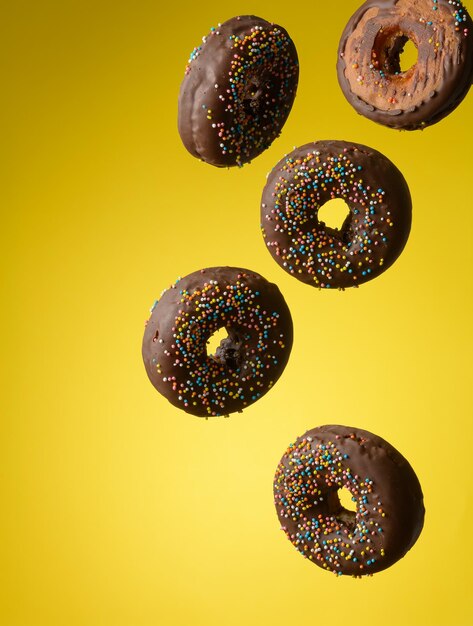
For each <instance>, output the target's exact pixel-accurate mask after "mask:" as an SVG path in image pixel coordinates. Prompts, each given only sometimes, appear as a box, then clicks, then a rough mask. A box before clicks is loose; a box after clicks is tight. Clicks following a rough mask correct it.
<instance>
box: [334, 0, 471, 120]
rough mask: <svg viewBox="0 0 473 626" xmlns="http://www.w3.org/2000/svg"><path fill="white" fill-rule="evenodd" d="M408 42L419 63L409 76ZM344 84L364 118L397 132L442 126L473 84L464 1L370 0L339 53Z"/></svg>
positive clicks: (357, 15) (354, 20)
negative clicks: (404, 57) (403, 61)
mask: <svg viewBox="0 0 473 626" xmlns="http://www.w3.org/2000/svg"><path fill="white" fill-rule="evenodd" d="M407 40H411V41H412V42H413V43H414V44H415V46H416V48H417V54H418V57H417V62H416V63H415V64H414V65H413V66H412V67H410V68H409V69H407V70H406V71H401V66H400V55H401V53H402V50H403V47H404V45H405V43H406V42H407ZM337 71H338V80H339V83H340V86H341V88H342V91H343V93H344V94H345V97H346V98H347V100H348V101H349V102H350V104H351V105H352V106H353V107H354V108H355V109H356V111H357V112H358V113H360V114H361V115H364V116H365V117H367V118H369V119H371V120H373V121H375V122H378V123H380V124H383V125H385V126H389V127H391V128H397V129H404V130H416V129H422V128H425V127H426V126H429V125H431V124H435V123H436V122H438V121H440V120H441V119H442V118H444V117H445V116H446V115H448V114H449V113H451V112H452V111H453V110H454V109H455V108H456V107H457V106H458V105H459V104H460V102H461V101H462V100H463V98H465V96H466V95H467V93H468V90H469V88H470V85H471V83H472V81H473V23H472V20H471V18H470V16H469V15H468V12H467V10H466V9H465V7H464V6H463V4H462V3H461V2H458V1H457V0H367V2H365V3H364V4H363V5H362V6H361V7H360V8H359V9H358V10H357V11H356V12H355V13H354V15H353V16H352V17H351V19H350V20H349V22H348V24H347V26H346V28H345V30H344V32H343V34H342V37H341V39H340V45H339V49H338V63H337Z"/></svg>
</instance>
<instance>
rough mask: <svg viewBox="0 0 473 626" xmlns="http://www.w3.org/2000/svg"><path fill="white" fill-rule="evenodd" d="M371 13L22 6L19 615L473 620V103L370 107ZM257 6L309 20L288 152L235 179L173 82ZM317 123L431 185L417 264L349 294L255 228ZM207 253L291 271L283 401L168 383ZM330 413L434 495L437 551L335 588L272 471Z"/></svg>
mask: <svg viewBox="0 0 473 626" xmlns="http://www.w3.org/2000/svg"><path fill="white" fill-rule="evenodd" d="M357 6H358V0H349V1H348V0H343V2H340V3H334V2H315V1H311V2H309V1H304V2H298V3H291V2H287V1H286V2H269V1H266V0H255V1H254V2H251V3H249V2H246V1H245V0H243V1H241V2H235V1H233V0H230V1H228V2H225V3H222V2H216V0H209V1H208V2H199V3H195V2H190V1H189V0H181V1H180V2H168V3H166V4H164V3H163V4H161V3H160V2H158V1H157V0H153V1H148V0H134V1H133V2H131V1H129V2H125V1H123V0H114V1H111V0H110V1H109V2H107V1H106V0H94V1H92V0H81V1H78V0H77V1H76V0H66V1H61V2H60V1H59V0H55V1H52V0H50V1H47V0H45V1H34V2H33V1H32V0H30V1H29V2H28V1H22V0H17V1H15V2H10V3H6V2H5V3H4V6H3V16H2V19H1V21H2V24H1V30H2V33H1V37H0V42H1V43H0V45H1V48H2V52H1V55H0V63H1V64H2V69H1V72H0V76H1V77H2V79H1V82H2V85H1V87H2V96H1V101H0V107H1V109H2V112H1V120H2V122H1V123H2V126H3V129H2V133H1V140H0V141H1V153H2V161H3V163H2V166H1V177H2V179H3V182H2V183H1V186H0V196H1V215H2V217H1V225H0V230H1V232H0V237H1V258H2V264H1V266H2V269H1V272H2V293H3V304H2V307H1V329H2V335H3V337H2V340H1V342H2V348H3V351H4V355H5V356H4V358H3V359H2V363H1V367H2V374H1V381H2V393H1V404H2V410H1V440H0V468H1V473H0V481H1V493H0V499H1V500H0V501H1V515H0V537H1V539H0V546H1V547H0V595H1V602H0V623H1V625H2V626H43V625H44V626H56V625H64V626H76V625H77V626H79V625H80V626H151V625H163V626H194V625H195V626H200V625H205V626H217V625H218V626H240V625H251V626H253V625H259V624H263V625H265V624H268V625H271V626H279V625H281V626H283V625H284V626H286V625H288V624H297V623H308V624H333V625H334V626H337V625H342V624H346V623H349V624H351V625H352V626H361V625H363V626H364V625H365V624H367V623H376V624H383V625H386V626H390V625H396V626H397V625H400V624H402V625H404V626H469V625H471V624H473V608H472V604H471V585H472V582H473V581H472V576H471V559H472V556H471V552H472V549H471V520H472V517H473V506H472V502H473V499H472V482H471V478H472V476H471V474H472V472H471V438H472V435H473V426H472V414H471V408H472V403H471V389H472V382H473V381H472V377H471V350H472V331H471V326H472V325H471V302H472V279H471V270H472V259H471V240H472V234H473V233H472V226H471V224H472V215H471V209H472V200H471V198H472V178H473V175H472V166H473V159H472V157H471V141H472V138H473V137H472V132H471V128H472V119H473V94H470V95H469V96H468V97H467V99H466V100H465V101H464V102H463V104H462V105H461V106H460V107H459V108H458V109H457V110H456V111H455V112H454V113H453V114H452V115H450V116H449V117H448V118H447V119H445V120H444V121H442V122H441V123H440V124H438V125H437V126H435V127H432V128H429V129H427V130H426V131H424V132H413V133H400V132H397V131H393V130H389V129H386V128H383V127H381V126H378V125H376V124H374V123H372V122H370V121H368V120H366V119H364V118H362V117H360V116H358V115H357V114H356V113H355V112H354V110H353V109H352V108H351V107H350V106H349V105H348V103H347V102H346V101H345V99H344V97H343V96H342V94H341V92H340V90H339V87H338V83H337V79H336V72H335V62H336V50H337V45H338V40H339V37H340V34H341V31H342V29H343V27H344V25H345V23H346V21H347V20H348V18H349V16H350V15H351V14H352V13H353V11H354V10H355V9H356V8H357ZM472 8H473V7H471V3H470V9H472ZM244 13H254V14H256V15H260V16H261V17H264V18H266V19H268V20H272V21H275V22H278V23H280V24H281V25H283V26H284V27H285V28H286V29H287V30H288V31H289V33H290V34H291V36H292V38H293V39H294V41H295V43H296V46H297V48H298V52H299V57H300V64H301V77H300V85H299V91H298V95H297V99H296V102H295V105H294V108H293V110H292V113H291V115H290V117H289V120H288V122H287V124H286V126H285V128H284V130H283V133H282V136H281V137H280V138H279V139H278V140H276V141H275V142H274V144H273V146H272V147H271V148H270V149H269V150H268V151H267V152H266V153H265V154H264V155H262V156H260V157H259V158H258V159H256V160H255V161H254V162H253V163H252V164H251V165H249V166H245V167H244V168H243V169H242V170H236V169H234V170H219V169H216V168H213V167H211V166H208V165H205V164H203V163H201V162H199V161H197V160H196V159H194V158H192V157H191V156H190V155H188V153H187V152H186V151H185V149H184V148H183V146H182V144H181V142H180V139H179V136H178V134H177V130H176V115H177V93H178V89H179V84H180V81H181V78H182V76H183V71H184V67H185V64H186V61H187V58H188V55H189V53H190V52H191V50H192V48H193V47H194V46H195V45H198V43H199V41H200V38H201V36H202V35H204V34H206V33H207V32H208V30H209V28H210V27H211V26H214V25H216V24H217V23H218V22H219V21H224V20H225V19H228V18H230V17H232V16H234V15H237V14H244ZM472 36H473V35H472ZM317 139H345V140H350V141H357V142H361V143H365V144H367V145H371V146H373V147H375V148H377V149H379V150H381V151H382V152H384V153H385V154H386V155H387V156H388V157H389V158H391V159H392V160H393V161H394V162H395V163H396V164H397V165H398V166H399V168H400V169H401V170H402V172H403V173H404V175H405V177H406V179H407V180H408V182H409V185H410V188H411V192H412V197H413V204H414V209H413V210H414V213H413V215H414V217H413V227H412V233H411V237H410V240H409V242H408V245H407V247H406V249H405V251H404V253H403V254H402V256H401V257H400V259H399V260H398V262H397V263H396V264H395V265H394V266H393V267H392V268H391V269H389V270H388V271H387V272H386V273H385V274H384V275H382V276H381V277H379V278H377V279H375V280H374V281H372V282H371V283H368V284H366V285H363V286H362V287H361V288H360V289H357V290H356V289H353V290H349V291H346V292H344V293H339V292H319V291H317V290H315V289H311V288H309V287H307V286H305V285H303V284H302V283H300V282H298V281H296V280H295V279H293V278H291V277H290V276H289V275H287V274H285V273H284V272H283V271H282V270H281V269H280V268H279V267H278V266H277V265H276V264H275V262H274V261H273V260H272V258H271V257H270V255H269V254H268V253H267V251H266V250H265V245H264V243H263V239H262V237H261V234H260V231H259V200H260V194H261V190H262V187H263V185H264V183H265V175H266V173H267V172H268V171H269V169H270V168H271V167H272V165H274V164H275V163H276V161H278V160H279V159H280V158H281V157H282V155H283V154H284V153H286V152H288V151H290V150H291V149H292V148H293V146H295V145H301V144H303V143H306V142H309V141H314V140H317ZM212 265H238V266H243V267H248V268H250V269H253V270H256V271H258V272H260V273H262V274H263V275H264V276H265V277H267V278H268V279H270V280H272V281H275V282H277V283H278V285H279V286H280V288H281V290H282V292H283V294H284V295H285V297H286V299H287V302H288V304H289V306H290V308H291V310H292V313H293V318H294V324H295V342H294V348H293V353H292V357H291V359H290V361H289V364H288V367H287V369H286V371H285V373H284V375H283V377H282V378H281V379H280V381H279V382H278V384H277V385H276V386H275V388H274V389H273V390H272V391H271V392H270V393H269V394H268V395H267V396H266V397H264V398H263V399H262V400H261V401H259V402H258V403H256V404H255V405H254V406H252V407H251V408H249V409H248V410H246V411H245V412H244V413H243V414H242V415H238V414H237V415H233V416H231V417H230V418H229V419H223V418H220V419H214V420H209V421H205V420H200V419H198V418H195V417H192V416H189V415H187V414H185V413H183V412H182V411H179V410H177V409H175V408H173V407H172V406H171V405H169V404H168V403H167V402H166V401H165V400H164V399H163V398H162V397H161V396H160V395H159V394H158V393H157V392H156V391H155V390H154V389H153V387H152V386H151V385H150V383H149V381H148V379H147V377H146V374H145V371H144V368H143V365H142V362H141V355H140V349H141V339H142V332H143V325H144V322H145V320H146V318H147V316H148V310H149V307H150V305H151V304H152V303H153V301H154V299H155V298H156V297H157V296H158V295H159V294H160V292H161V291H162V289H164V288H165V287H167V286H168V285H169V284H170V283H172V282H173V281H174V280H175V279H176V278H177V277H178V276H183V275H185V274H187V273H189V272H191V271H194V270H196V269H200V268H202V267H206V266H212ZM324 423H342V424H349V425H355V426H359V427H362V428H366V429H368V430H372V431H374V432H376V433H378V434H379V435H381V436H383V437H385V438H386V439H388V440H389V441H390V442H391V443H392V444H394V445H395V446H396V447H397V448H398V449H399V450H400V451H401V452H402V453H403V454H404V455H405V456H406V457H407V458H408V459H409V460H410V462H411V463H412V465H413V467H414V469H415V470H416V472H417V473H418V476H419V478H420V481H421V483H422V486H423V489H424V494H425V502H426V509H427V514H426V522H425V529H424V531H423V533H422V535H421V537H420V539H419V541H418V543H417V544H416V545H415V547H414V548H413V549H412V550H411V552H410V553H409V554H408V555H407V556H406V557H405V558H404V559H403V560H402V561H400V562H399V563H397V564H396V565H395V566H393V567H392V568H390V569H389V570H387V571H385V572H383V573H380V574H377V575H375V576H374V577H373V578H367V579H362V580H356V579H351V578H343V579H337V578H336V577H334V576H332V575H330V574H329V573H326V572H324V571H322V570H320V569H319V568H317V567H315V566H314V565H312V564H311V563H309V562H308V561H306V560H304V559H302V558H301V557H300V555H299V554H298V553H297V552H296V550H295V549H294V548H293V547H292V546H291V545H290V544H289V542H288V541H287V540H286V539H285V537H284V535H283V533H282V532H281V531H280V529H279V525H278V521H277V517H276V514H275V511H274V507H273V498H272V478H273V474H274V470H275V467H276V465H277V463H278V461H279V459H280V457H281V455H282V454H283V452H284V450H285V449H286V447H287V445H288V444H289V443H290V442H291V441H293V440H294V439H295V438H296V437H297V436H298V435H301V434H302V433H303V432H305V430H307V429H308V428H311V427H314V426H316V425H321V424H324Z"/></svg>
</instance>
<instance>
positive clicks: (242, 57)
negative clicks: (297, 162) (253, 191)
mask: <svg viewBox="0 0 473 626" xmlns="http://www.w3.org/2000/svg"><path fill="white" fill-rule="evenodd" d="M298 78H299V64H298V59H297V52H296V48H295V46H294V44H293V42H292V40H291V38H290V37H289V35H288V34H287V32H286V31H285V30H284V28H282V27H281V26H278V25H277V24H271V23H269V22H267V21H266V20H263V19H261V18H259V17H255V16H254V15H245V16H241V17H234V18H232V19H230V20H228V21H226V22H224V23H223V24H221V25H219V26H218V27H217V28H216V29H213V30H212V31H211V32H210V34H209V35H208V36H207V37H204V43H203V44H202V45H201V46H200V47H199V48H196V49H194V52H193V53H192V54H191V58H190V60H189V64H188V66H187V68H186V75H185V77H184V80H183V81H182V84H181V90H180V93H179V114H178V129H179V134H180V136H181V139H182V141H183V143H184V146H185V147H186V148H187V150H188V151H189V152H190V153H191V154H192V155H194V156H195V157H197V158H199V159H202V160H203V161H206V162H207V163H210V164H211V165H215V166H217V167H230V166H233V165H240V166H241V165H243V164H244V163H247V162H249V161H251V160H252V159H254V158H255V157H256V156H258V155H259V154H260V153H261V152H263V151H264V150H266V148H269V146H270V145H271V143H272V142H273V141H274V139H275V138H276V137H277V136H278V135H279V133H280V132H281V129H282V127H283V125H284V123H285V121H286V119H287V116H288V115H289V112H290V110H291V107H292V104H293V101H294V98H295V95H296V90H297V83H298Z"/></svg>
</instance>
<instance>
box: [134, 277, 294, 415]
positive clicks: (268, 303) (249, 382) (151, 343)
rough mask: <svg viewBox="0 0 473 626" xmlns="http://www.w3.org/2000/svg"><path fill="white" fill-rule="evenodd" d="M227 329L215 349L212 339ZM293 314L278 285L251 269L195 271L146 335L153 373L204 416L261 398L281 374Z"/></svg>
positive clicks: (159, 309) (165, 299) (175, 399)
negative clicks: (211, 347)
mask: <svg viewBox="0 0 473 626" xmlns="http://www.w3.org/2000/svg"><path fill="white" fill-rule="evenodd" d="M220 328H226V330H227V333H228V337H227V338H225V339H223V340H222V342H221V344H220V346H219V347H218V348H217V350H216V352H215V354H214V355H209V354H208V353H207V348H206V346H207V342H208V340H209V339H210V337H211V336H212V335H213V334H214V333H215V332H216V331H217V330H218V329H220ZM292 336H293V330H292V319H291V314H290V312H289V309H288V307H287V304H286V302H285V300H284V298H283V296H282V294H281V292H280V291H279V289H278V287H277V286H276V285H274V284H272V283H269V282H268V281H267V280H266V279H265V278H263V277H262V276H260V275H259V274H257V273H256V272H251V271H250V270H246V269H242V268H235V267H211V268H207V269H204V270H200V271H197V272H194V273H192V274H189V275H188V276H186V277H185V278H181V279H180V280H178V281H177V282H176V283H175V284H174V285H173V286H172V287H171V288H169V289H168V290H167V291H165V292H164V293H163V295H162V296H161V298H160V300H159V301H158V302H157V303H156V304H155V305H154V307H153V309H152V313H151V317H150V319H149V320H148V323H147V325H146V329H145V333H144V338H143V348H142V353H143V360H144V364H145V367H146V371H147V373H148V376H149V379H150V380H151V382H152V383H153V385H154V386H155V387H156V389H157V390H158V391H159V392H160V393H161V394H163V396H164V397H165V398H167V399H168V400H169V402H171V403H172V404H174V405H175V406H177V407H179V408H181V409H183V410H184V411H186V412H187V413H191V414H192V415H197V416H199V417H209V416H214V415H228V414H229V413H233V412H235V411H242V410H243V409H244V408H245V407H247V406H249V405H250V404H253V402H256V400H258V399H259V398H261V396H263V395H264V394H265V393H266V392H267V391H268V390H269V389H270V388H271V387H272V386H273V385H274V383H275V382H276V381H277V379H278V378H279V377H280V375H281V374H282V372H283V370H284V368H285V366H286V363H287V360H288V358H289V354H290V352H291V348H292Z"/></svg>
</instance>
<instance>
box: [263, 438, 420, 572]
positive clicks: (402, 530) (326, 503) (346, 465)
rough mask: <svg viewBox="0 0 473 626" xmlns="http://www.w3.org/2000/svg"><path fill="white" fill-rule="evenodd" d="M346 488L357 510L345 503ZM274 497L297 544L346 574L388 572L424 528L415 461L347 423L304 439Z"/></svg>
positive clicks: (291, 451)
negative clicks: (342, 497) (343, 492)
mask: <svg viewBox="0 0 473 626" xmlns="http://www.w3.org/2000/svg"><path fill="white" fill-rule="evenodd" d="M341 488H345V489H348V491H349V492H350V493H351V495H352V500H353V501H354V502H355V503H356V511H349V510H347V509H345V508H344V507H343V506H342V504H341V503H340V498H339V495H338V490H339V489H341ZM274 498H275V506H276V511H277V514H278V517H279V520H280V522H281V526H282V529H283V530H284V531H285V532H286V535H287V537H288V538H289V540H290V541H291V542H292V543H293V545H294V546H295V547H296V548H297V549H298V551H299V552H300V553H301V554H302V555H303V556H305V557H306V558H308V559H310V560H311V561H312V562H314V563H315V564H316V565H319V567H322V568H324V569H326V570H328V571H331V572H334V573H335V574H338V575H344V574H345V575H346V574H348V575H351V576H365V575H369V574H374V573H375V572H379V571H381V570H384V569H386V568H387V567H389V566H390V565H392V564H393V563H395V562H396V561H398V560H399V559H400V558H402V557H403V556H404V555H405V554H406V552H407V551H408V550H409V549H410V548H411V547H412V546H413V545H414V543H415V542H416V540H417V538H418V537H419V535H420V532H421V530H422V527H423V523H424V503H423V495H422V489H421V486H420V484H419V481H418V479H417V476H416V474H415V473H414V470H413V469H412V467H411V466H410V465H409V463H408V461H407V460H406V459H405V458H404V457H403V456H402V455H401V454H400V453H399V452H398V451H397V450H396V449H395V448H393V446H392V445H391V444H389V443H388V442H387V441H385V440H384V439H382V438H381V437H378V436H377V435H373V434H372V433H370V432H367V431H365V430H360V429H358V428H351V427H347V426H320V427H319V428H314V429H313V430H309V431H308V432H306V433H305V434H304V435H303V436H302V437H299V438H298V439H297V440H296V442H295V443H294V444H292V445H291V446H290V447H289V448H288V450H287V451H286V453H285V454H284V456H283V457H282V459H281V461H280V463H279V465H278V467H277V470H276V475H275V478H274Z"/></svg>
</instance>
